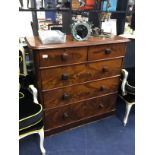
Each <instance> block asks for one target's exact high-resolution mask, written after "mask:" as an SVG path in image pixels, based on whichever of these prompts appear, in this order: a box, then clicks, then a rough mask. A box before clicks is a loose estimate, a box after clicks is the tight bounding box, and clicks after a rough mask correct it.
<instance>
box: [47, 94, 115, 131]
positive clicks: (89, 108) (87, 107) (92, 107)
mask: <svg viewBox="0 0 155 155" xmlns="http://www.w3.org/2000/svg"><path fill="white" fill-rule="evenodd" d="M116 98H117V95H116V94H112V95H107V96H104V97H99V98H95V99H92V100H89V101H84V102H80V103H77V104H74V105H67V106H65V107H61V108H60V107H59V108H55V109H52V110H46V111H45V121H44V122H45V130H48V129H52V128H56V127H60V126H64V125H67V124H70V123H73V122H75V121H78V120H80V119H85V118H88V117H93V116H96V115H100V114H104V113H107V112H109V111H112V110H114V109H115V101H116Z"/></svg>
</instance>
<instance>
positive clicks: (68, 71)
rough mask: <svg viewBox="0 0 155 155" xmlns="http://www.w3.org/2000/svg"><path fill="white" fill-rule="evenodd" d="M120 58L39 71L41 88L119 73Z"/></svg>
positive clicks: (55, 86) (56, 86)
mask: <svg viewBox="0 0 155 155" xmlns="http://www.w3.org/2000/svg"><path fill="white" fill-rule="evenodd" d="M121 66H122V59H114V60H108V61H101V62H94V63H88V64H83V65H73V66H66V67H65V66H63V67H57V68H51V69H44V70H41V71H40V75H41V79H42V89H43V90H49V89H53V88H58V87H63V86H68V85H72V84H77V83H82V82H86V81H91V80H96V79H101V78H104V77H110V76H115V75H119V74H120V71H121Z"/></svg>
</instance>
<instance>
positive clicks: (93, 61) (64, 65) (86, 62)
mask: <svg viewBox="0 0 155 155" xmlns="http://www.w3.org/2000/svg"><path fill="white" fill-rule="evenodd" d="M122 58H124V56H119V57H113V58H105V59H99V60H92V61H84V62H78V63H72V64H62V65H56V66H49V67H39V70H44V69H51V68H57V67H67V66H75V65H82V64H83V65H84V64H88V63H95V62H101V61H108V60H115V59H122Z"/></svg>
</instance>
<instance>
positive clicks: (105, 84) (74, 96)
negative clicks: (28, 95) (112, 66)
mask: <svg viewBox="0 0 155 155" xmlns="http://www.w3.org/2000/svg"><path fill="white" fill-rule="evenodd" d="M118 85H119V76H118V77H115V78H109V79H105V80H98V81H95V82H88V83H85V84H80V85H74V86H70V87H65V88H60V89H56V90H52V91H47V92H43V99H44V108H45V109H49V108H55V107H58V106H64V105H65V104H69V103H73V102H79V101H80V100H84V99H89V98H91V97H96V96H101V95H104V94H107V93H111V92H116V91H117V89H118Z"/></svg>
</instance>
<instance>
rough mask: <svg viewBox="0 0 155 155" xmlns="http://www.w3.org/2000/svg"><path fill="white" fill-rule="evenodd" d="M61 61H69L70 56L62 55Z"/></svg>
mask: <svg viewBox="0 0 155 155" xmlns="http://www.w3.org/2000/svg"><path fill="white" fill-rule="evenodd" d="M61 59H62V60H63V61H66V60H67V59H68V54H67V53H63V54H62V55H61Z"/></svg>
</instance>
